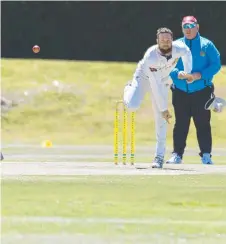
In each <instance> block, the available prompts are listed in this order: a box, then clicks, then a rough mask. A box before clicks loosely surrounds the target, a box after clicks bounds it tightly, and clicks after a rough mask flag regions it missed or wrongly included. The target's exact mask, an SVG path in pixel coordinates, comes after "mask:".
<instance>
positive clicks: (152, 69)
mask: <svg viewBox="0 0 226 244" xmlns="http://www.w3.org/2000/svg"><path fill="white" fill-rule="evenodd" d="M149 69H150V70H151V72H157V69H156V68H152V67H149Z"/></svg>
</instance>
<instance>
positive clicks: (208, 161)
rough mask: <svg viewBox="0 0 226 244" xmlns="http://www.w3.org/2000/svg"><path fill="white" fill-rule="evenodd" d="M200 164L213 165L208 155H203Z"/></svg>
mask: <svg viewBox="0 0 226 244" xmlns="http://www.w3.org/2000/svg"><path fill="white" fill-rule="evenodd" d="M202 163H203V164H213V161H212V159H211V155H210V154H209V153H203V155H202Z"/></svg>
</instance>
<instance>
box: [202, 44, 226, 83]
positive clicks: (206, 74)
mask: <svg viewBox="0 0 226 244" xmlns="http://www.w3.org/2000/svg"><path fill="white" fill-rule="evenodd" d="M206 55H207V57H208V60H209V65H208V66H207V67H206V68H205V69H204V70H202V72H201V77H202V79H204V80H208V79H209V78H210V77H213V76H214V75H215V74H216V73H217V72H219V70H220V69H221V60H220V53H219V51H218V50H217V48H216V47H215V45H214V44H213V43H212V42H209V45H208V46H207V49H206Z"/></svg>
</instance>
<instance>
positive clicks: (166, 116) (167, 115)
mask: <svg viewBox="0 0 226 244" xmlns="http://www.w3.org/2000/svg"><path fill="white" fill-rule="evenodd" d="M162 117H163V118H164V119H165V120H166V121H167V123H168V124H169V123H170V121H169V119H171V118H172V115H171V114H170V112H169V110H168V109H167V110H165V111H163V112H162Z"/></svg>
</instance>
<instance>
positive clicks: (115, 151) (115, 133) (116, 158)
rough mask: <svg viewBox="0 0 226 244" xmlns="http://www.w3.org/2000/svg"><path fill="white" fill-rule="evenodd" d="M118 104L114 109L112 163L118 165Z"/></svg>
mask: <svg viewBox="0 0 226 244" xmlns="http://www.w3.org/2000/svg"><path fill="white" fill-rule="evenodd" d="M118 107H119V102H117V103H116V107H115V123H114V162H115V164H118V132H119V108H118Z"/></svg>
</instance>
